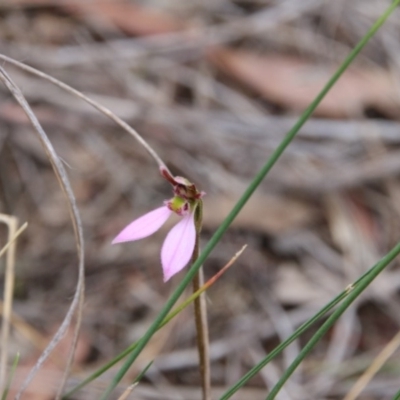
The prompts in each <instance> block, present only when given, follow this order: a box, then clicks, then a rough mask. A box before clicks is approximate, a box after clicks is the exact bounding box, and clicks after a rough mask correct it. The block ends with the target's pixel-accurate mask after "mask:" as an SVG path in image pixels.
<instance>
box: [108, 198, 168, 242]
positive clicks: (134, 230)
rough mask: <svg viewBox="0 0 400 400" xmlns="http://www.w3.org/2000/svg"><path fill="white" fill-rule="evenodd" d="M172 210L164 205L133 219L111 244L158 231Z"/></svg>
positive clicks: (136, 238)
mask: <svg viewBox="0 0 400 400" xmlns="http://www.w3.org/2000/svg"><path fill="white" fill-rule="evenodd" d="M171 213H172V211H171V210H170V209H169V208H168V207H166V206H164V207H160V208H156V209H155V210H153V211H150V212H149V213H147V214H145V215H143V216H142V217H140V218H138V219H135V220H134V221H133V222H131V223H130V224H129V225H128V226H127V227H125V228H124V229H123V230H122V232H120V233H119V234H118V236H117V237H116V238H115V239H114V240H113V241H112V244H115V243H122V242H129V241H132V240H139V239H143V238H145V237H147V236H150V235H152V234H153V233H154V232H156V231H158V230H159V229H160V228H161V226H162V225H163V224H164V222H165V221H166V220H167V219H168V217H169V216H170V215H171Z"/></svg>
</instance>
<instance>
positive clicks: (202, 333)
mask: <svg viewBox="0 0 400 400" xmlns="http://www.w3.org/2000/svg"><path fill="white" fill-rule="evenodd" d="M202 219H203V202H202V201H201V199H200V201H199V204H198V206H197V207H196V211H195V218H194V220H195V226H196V245H195V248H194V251H193V256H192V264H193V263H194V262H196V260H197V258H198V257H199V249H200V247H199V239H200V231H201V226H202ZM203 284H204V275H203V268H200V269H199V271H198V273H197V274H196V275H195V277H194V279H193V293H196V292H197V291H198V290H200V288H201V287H202V286H203ZM194 316H195V322H196V332H197V350H198V353H199V361H200V363H199V366H200V375H201V387H202V391H203V400H211V375H210V344H209V338H208V321H207V304H206V298H205V295H204V293H202V294H201V295H200V296H199V297H197V298H196V299H195V300H194Z"/></svg>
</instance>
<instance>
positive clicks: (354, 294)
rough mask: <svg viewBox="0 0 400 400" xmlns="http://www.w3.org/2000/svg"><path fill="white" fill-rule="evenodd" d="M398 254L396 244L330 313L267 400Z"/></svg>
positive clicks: (399, 246) (273, 395)
mask: <svg viewBox="0 0 400 400" xmlns="http://www.w3.org/2000/svg"><path fill="white" fill-rule="evenodd" d="M399 254H400V243H398V244H397V245H396V246H395V247H394V248H393V249H392V250H391V251H390V252H389V253H388V254H386V256H385V257H383V258H382V259H381V260H380V261H379V262H378V263H377V264H375V265H374V266H373V267H372V268H371V269H370V271H369V272H370V273H369V274H367V275H366V276H364V278H362V279H361V281H360V282H359V284H358V285H356V286H355V287H354V288H353V289H352V291H351V292H350V293H349V295H348V296H347V298H346V299H345V300H343V302H342V304H341V305H340V306H338V308H337V309H336V310H335V311H334V312H333V313H332V315H331V316H330V317H329V318H328V319H327V320H326V321H325V322H324V323H323V325H322V326H321V328H319V329H318V331H317V332H316V333H315V334H314V336H313V337H312V338H311V339H310V340H309V342H308V343H307V344H306V345H305V346H304V347H303V349H302V350H301V352H300V353H299V355H298V356H297V357H296V358H295V360H294V361H293V362H292V364H291V365H290V366H289V367H288V368H287V369H286V370H285V372H284V373H283V375H282V377H281V378H280V379H279V381H278V383H277V384H276V385H275V386H274V387H273V388H272V390H271V392H270V394H269V395H268V397H267V400H273V399H274V398H275V396H276V395H277V394H278V392H279V390H280V389H281V388H282V387H283V385H284V384H285V382H286V381H287V380H288V379H289V377H290V376H291V375H292V373H293V372H294V371H295V370H296V368H297V367H298V366H299V365H300V363H301V362H302V361H303V360H304V358H305V357H306V356H307V355H308V354H309V353H310V352H311V350H312V349H313V348H314V346H315V345H316V344H317V343H318V342H319V340H320V339H321V338H322V337H323V336H324V335H325V334H326V332H328V330H329V329H330V328H331V327H332V325H333V324H334V323H335V322H336V321H337V320H338V319H339V317H340V316H341V315H342V314H343V313H344V312H345V311H346V310H347V308H349V307H350V305H351V304H352V303H353V302H354V300H356V299H357V298H358V296H359V295H360V294H361V293H362V292H363V291H364V290H365V289H366V288H367V287H368V286H369V285H370V284H371V282H373V281H374V279H375V278H376V277H377V276H378V275H379V274H380V273H381V272H382V271H383V270H384V269H385V268H386V267H387V266H388V265H389V264H390V263H391V262H392V261H393V260H394V259H395V258H396V257H397V256H398V255H399Z"/></svg>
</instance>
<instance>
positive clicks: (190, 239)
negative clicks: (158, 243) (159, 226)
mask: <svg viewBox="0 0 400 400" xmlns="http://www.w3.org/2000/svg"><path fill="white" fill-rule="evenodd" d="M195 242H196V228H195V226H194V215H193V213H190V214H188V215H186V216H185V217H183V218H182V220H181V221H179V222H178V223H177V224H176V225H175V226H174V227H173V228H172V229H171V230H170V231H169V233H168V235H167V237H166V239H165V241H164V244H163V247H162V249H161V263H162V267H163V271H164V282H166V281H167V280H168V279H170V278H171V277H172V276H173V275H175V274H176V273H177V272H179V271H180V270H181V269H182V268H183V267H185V266H186V264H187V263H188V262H189V260H190V258H191V257H192V254H193V249H194V246H195Z"/></svg>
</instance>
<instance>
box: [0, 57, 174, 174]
mask: <svg viewBox="0 0 400 400" xmlns="http://www.w3.org/2000/svg"><path fill="white" fill-rule="evenodd" d="M0 60H4V61H7V62H9V63H10V64H12V65H15V66H16V67H18V68H21V69H23V70H24V71H27V72H29V73H31V74H33V75H36V76H39V77H40V78H43V79H45V80H47V81H49V82H51V83H53V84H54V85H56V86H58V87H59V88H61V89H63V90H65V91H67V92H68V93H70V94H72V95H74V96H76V97H78V98H80V99H82V100H83V101H86V102H87V103H88V104H90V105H91V106H92V107H94V108H95V109H96V110H98V111H100V112H101V113H103V114H104V115H105V116H107V117H108V118H110V119H111V120H113V121H114V122H115V123H116V124H117V125H119V126H120V127H121V128H122V129H124V130H125V131H127V132H128V133H129V134H130V135H132V136H133V137H134V138H135V139H136V140H137V141H138V142H139V143H140V144H141V145H142V146H143V147H144V148H145V149H146V151H147V152H148V153H149V154H150V155H151V156H152V157H153V159H154V160H155V161H156V163H157V164H158V166H159V167H160V168H161V167H162V168H165V169H166V170H167V171H169V169H168V168H167V166H166V165H165V163H164V161H163V160H162V159H161V157H160V156H159V155H158V154H157V152H156V151H155V150H154V149H153V148H152V147H151V146H150V145H149V144H148V143H147V142H146V141H145V140H144V139H143V138H142V137H141V136H140V135H139V133H138V132H136V131H135V129H133V128H132V127H131V126H130V125H129V124H127V123H126V122H125V121H123V120H122V119H121V118H119V117H118V116H117V115H115V114H114V113H113V112H112V111H111V110H109V109H108V108H107V107H104V106H102V105H101V104H100V103H98V102H96V101H94V100H92V99H90V98H89V97H87V96H85V95H84V94H83V93H81V92H79V91H78V90H76V89H74V88H73V87H71V86H69V85H67V84H65V83H64V82H61V81H59V80H58V79H56V78H54V77H52V76H50V75H48V74H45V73H44V72H42V71H39V70H38V69H35V68H32V67H30V66H29V65H26V64H24V63H21V62H19V61H17V60H14V59H13V58H10V57H7V56H5V55H4V54H0Z"/></svg>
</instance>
